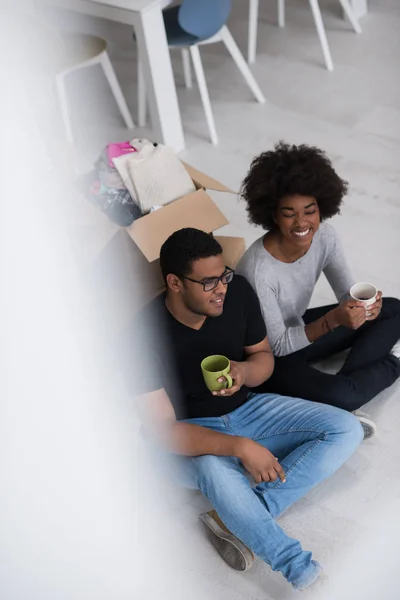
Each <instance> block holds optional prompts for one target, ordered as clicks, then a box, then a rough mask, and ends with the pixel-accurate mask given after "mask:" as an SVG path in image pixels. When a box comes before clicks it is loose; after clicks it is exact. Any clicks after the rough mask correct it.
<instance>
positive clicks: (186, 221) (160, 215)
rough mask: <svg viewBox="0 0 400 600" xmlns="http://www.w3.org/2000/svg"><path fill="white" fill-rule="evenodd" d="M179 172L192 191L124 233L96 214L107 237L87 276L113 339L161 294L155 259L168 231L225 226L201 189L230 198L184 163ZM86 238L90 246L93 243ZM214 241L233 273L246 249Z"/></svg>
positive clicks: (230, 240) (240, 242)
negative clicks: (184, 174)
mask: <svg viewBox="0 0 400 600" xmlns="http://www.w3.org/2000/svg"><path fill="white" fill-rule="evenodd" d="M184 166H185V168H186V170H187V171H188V173H189V174H190V176H191V178H192V180H193V182H194V184H195V187H196V191H195V192H193V193H192V194H189V195H187V196H184V197H183V198H180V199H178V200H175V201H174V202H171V203H170V204H168V205H166V206H164V207H163V208H161V209H159V210H157V211H155V212H153V213H150V214H149V215H146V216H144V217H142V218H141V219H138V220H137V221H135V223H133V225H131V226H130V227H128V228H126V229H123V228H118V226H116V225H114V224H113V223H111V222H110V221H109V220H108V219H107V218H106V217H105V216H104V215H101V213H100V212H99V211H97V213H98V216H99V218H100V217H101V218H102V219H104V223H105V224H106V222H108V223H109V229H110V235H109V236H108V242H106V243H105V244H104V245H103V247H99V249H98V250H99V251H98V254H97V258H95V260H94V261H92V263H91V267H90V271H91V273H92V277H93V278H94V280H95V282H96V289H98V290H99V297H98V301H99V303H100V305H101V310H102V313H103V316H104V323H105V324H107V327H108V328H109V329H110V330H112V331H113V332H114V333H117V332H118V331H121V330H123V329H124V328H125V327H126V326H127V325H129V323H130V322H131V321H132V318H133V317H134V315H135V313H137V312H138V311H140V309H141V308H143V306H145V305H146V304H147V303H148V302H149V301H150V300H152V299H153V298H155V297H156V296H157V295H158V294H160V293H161V292H162V291H164V289H165V287H164V281H163V279H162V275H161V270H160V265H159V255H160V249H161V246H162V244H163V243H164V241H165V240H166V239H167V238H168V237H169V236H170V235H171V234H172V233H173V232H174V231H177V230H178V229H181V228H183V227H195V228H196V229H202V230H204V231H207V232H209V233H213V232H214V231H216V230H217V229H219V228H220V227H223V226H224V225H226V224H227V223H228V220H227V218H226V217H225V215H223V213H222V212H221V211H220V210H219V208H218V207H217V206H216V204H215V203H214V201H213V200H212V199H211V197H210V196H209V195H208V194H207V192H206V189H209V190H216V191H218V192H224V193H230V194H233V193H234V192H232V190H230V189H229V188H227V187H226V186H225V185H223V184H222V183H220V182H218V181H217V180H215V179H213V178H212V177H209V176H208V175H205V174H204V173H201V172H200V171H198V170H197V169H194V168H193V167H191V166H189V165H187V164H185V163H184ZM85 231H86V230H85ZM92 237H93V240H94V241H93V243H95V242H96V240H97V238H96V239H95V238H94V236H92ZM103 238H104V236H103ZM104 239H105V238H104ZM216 239H217V240H218V241H219V243H220V244H221V246H222V248H223V252H224V260H225V264H226V265H228V266H229V267H231V268H233V269H234V268H235V267H236V265H237V263H238V261H239V259H240V258H241V256H242V255H243V253H244V251H245V249H246V247H245V241H244V239H243V238H236V237H229V236H216ZM93 243H92V244H91V245H90V249H91V255H92V256H93V248H92V246H93Z"/></svg>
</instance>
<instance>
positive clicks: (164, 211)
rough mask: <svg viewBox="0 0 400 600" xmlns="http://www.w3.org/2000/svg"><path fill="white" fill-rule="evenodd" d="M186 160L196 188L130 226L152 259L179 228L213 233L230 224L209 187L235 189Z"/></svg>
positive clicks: (140, 244) (139, 244) (145, 254)
mask: <svg viewBox="0 0 400 600" xmlns="http://www.w3.org/2000/svg"><path fill="white" fill-rule="evenodd" d="M182 164H183V166H184V167H185V169H186V171H187V172H188V174H189V175H190V177H191V179H192V181H193V183H194V185H195V187H196V191H195V192H192V193H191V194H188V195H187V196H183V197H182V198H179V199H178V200H174V201H173V202H170V203H169V204H167V205H165V206H163V207H162V208H160V209H159V210H156V211H154V212H152V213H150V214H148V215H145V216H144V217H141V218H140V219H137V220H136V221H135V222H134V223H133V224H132V225H131V226H130V227H127V229H126V231H127V232H128V235H129V236H130V237H131V238H132V240H133V241H134V242H135V244H136V245H137V247H138V248H139V250H140V251H141V252H142V253H143V254H144V256H145V257H146V259H147V260H148V262H153V261H154V260H157V259H158V257H159V256H160V249H161V246H162V245H163V243H164V242H165V240H166V239H168V238H169V236H170V235H171V234H172V233H174V231H177V230H178V229H182V228H183V227H195V228H196V229H202V230H203V231H207V232H208V233H212V232H213V231H215V230H216V229H219V228H220V227H223V226H224V225H227V224H228V220H227V218H226V217H225V215H223V214H222V212H221V211H220V210H219V208H218V207H217V205H216V204H215V203H214V202H213V200H212V199H211V198H210V196H209V195H208V194H207V192H206V190H207V189H209V190H216V191H218V192H226V193H228V194H234V192H233V191H232V190H230V189H229V188H227V187H226V186H225V185H224V184H223V183H220V182H219V181H217V180H216V179H213V178H212V177H209V176H208V175H205V174H204V173H201V171H198V170H197V169H195V168H193V167H191V166H190V165H188V164H186V163H184V162H182Z"/></svg>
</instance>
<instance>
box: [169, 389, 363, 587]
mask: <svg viewBox="0 0 400 600" xmlns="http://www.w3.org/2000/svg"><path fill="white" fill-rule="evenodd" d="M186 422H187V423H195V424H196V425H201V426H203V427H209V428H210V429H213V430H214V431H219V432H221V433H225V434H228V435H237V436H243V437H247V438H250V439H252V440H255V441H257V442H258V443H259V444H262V445H263V446H265V447H266V448H268V450H270V451H271V452H272V454H274V456H276V457H277V458H278V459H279V461H280V463H281V465H282V467H283V468H284V470H285V473H286V483H282V482H281V481H280V480H279V479H278V480H277V481H275V482H270V483H265V482H263V483H259V484H258V485H255V487H252V486H251V484H250V482H249V480H248V478H247V477H246V474H245V473H246V472H245V469H244V468H243V466H242V465H241V463H240V461H239V460H238V459H237V458H235V457H231V456H229V457H223V456H214V455H203V456H196V457H187V456H178V455H168V456H169V458H170V459H171V460H169V461H166V462H167V464H166V465H165V464H163V468H164V467H167V472H166V471H165V470H164V474H165V475H166V476H167V477H168V478H169V479H171V480H173V481H174V482H175V483H177V484H178V485H181V486H182V485H183V486H184V487H188V488H191V489H198V490H201V491H202V492H203V494H204V495H205V496H207V498H208V499H209V500H210V502H211V503H212V505H213V506H214V508H215V509H216V511H217V513H218V515H219V516H220V518H221V520H222V521H223V522H224V523H225V525H226V527H228V529H229V530H230V531H231V532H232V533H233V534H234V535H235V536H236V537H238V538H239V539H240V540H242V542H243V543H244V544H246V546H248V548H250V549H251V550H252V551H253V552H254V553H255V554H256V555H257V556H259V557H260V558H261V559H262V560H264V561H265V562H266V563H268V564H269V565H270V566H271V568H272V569H273V570H274V571H281V572H282V574H283V575H284V577H286V579H287V580H288V581H289V582H290V583H291V584H292V585H293V587H295V588H296V589H303V588H305V587H307V586H308V585H311V583H313V582H314V581H315V579H317V577H318V573H319V569H320V567H319V564H318V563H317V562H315V561H314V560H312V556H311V552H307V551H305V550H303V549H302V547H301V545H300V543H299V542H298V541H297V540H295V539H293V538H290V537H289V536H288V535H286V534H285V532H284V531H283V529H281V527H280V526H279V525H278V524H277V523H276V521H275V519H276V517H278V516H279V515H280V514H282V512H283V511H284V510H285V509H286V508H288V507H289V506H290V505H291V504H293V503H294V502H296V500H298V499H299V498H301V497H302V496H304V495H305V494H306V493H307V492H308V491H309V490H310V489H311V488H313V487H314V486H316V485H317V484H318V483H320V482H321V481H323V480H324V479H326V478H327V477H329V476H330V475H332V473H334V472H335V471H336V470H337V469H338V468H339V467H340V466H341V465H342V464H343V463H344V462H345V461H346V460H347V459H348V458H349V456H351V454H352V453H353V452H354V451H355V449H356V448H357V447H358V445H359V444H360V442H361V441H362V439H363V429H362V427H361V425H360V423H359V422H358V420H357V419H356V418H355V417H354V416H353V415H352V414H351V413H348V412H347V411H344V410H342V409H339V408H335V407H333V406H327V405H324V404H320V403H316V402H310V401H308V400H301V399H299V398H289V397H285V396H278V395H276V394H249V397H248V401H247V402H246V403H245V404H243V405H242V406H240V407H239V408H237V409H236V410H234V411H233V412H231V413H229V414H227V415H224V416H222V417H210V418H198V419H188V420H187V421H186ZM163 462H164V463H165V461H163Z"/></svg>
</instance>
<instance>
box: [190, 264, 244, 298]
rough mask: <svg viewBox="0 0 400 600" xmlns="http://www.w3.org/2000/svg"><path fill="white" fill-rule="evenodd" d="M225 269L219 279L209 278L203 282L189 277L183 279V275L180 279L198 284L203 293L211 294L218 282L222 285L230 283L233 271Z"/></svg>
mask: <svg viewBox="0 0 400 600" xmlns="http://www.w3.org/2000/svg"><path fill="white" fill-rule="evenodd" d="M225 269H226V271H225V273H223V274H222V275H221V277H210V279H205V280H204V281H197V279H191V278H190V277H185V275H182V279H187V280H188V281H192V282H193V283H200V284H201V285H202V286H203V290H204V291H205V292H212V291H213V290H215V288H216V287H217V286H218V284H219V282H220V281H221V282H222V283H223V284H224V285H228V283H230V282H231V281H232V279H233V276H234V274H235V271H234V270H233V269H230V268H229V267H225Z"/></svg>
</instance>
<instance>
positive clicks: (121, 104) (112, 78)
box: [100, 51, 134, 129]
mask: <svg viewBox="0 0 400 600" xmlns="http://www.w3.org/2000/svg"><path fill="white" fill-rule="evenodd" d="M100 63H101V66H102V67H103V71H104V74H105V76H106V78H107V81H108V83H109V86H110V88H111V91H112V93H113V96H114V98H115V101H116V103H117V105H118V108H119V110H120V113H121V115H122V117H123V119H124V121H125V125H126V126H127V128H128V129H133V128H134V123H133V119H132V116H131V113H130V111H129V108H128V105H127V103H126V100H125V98H124V95H123V93H122V90H121V86H120V85H119V82H118V79H117V76H116V75H115V71H114V69H113V66H112V64H111V61H110V59H109V56H108V54H107V52H106V51H105V52H103V53H102V54H101V55H100Z"/></svg>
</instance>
